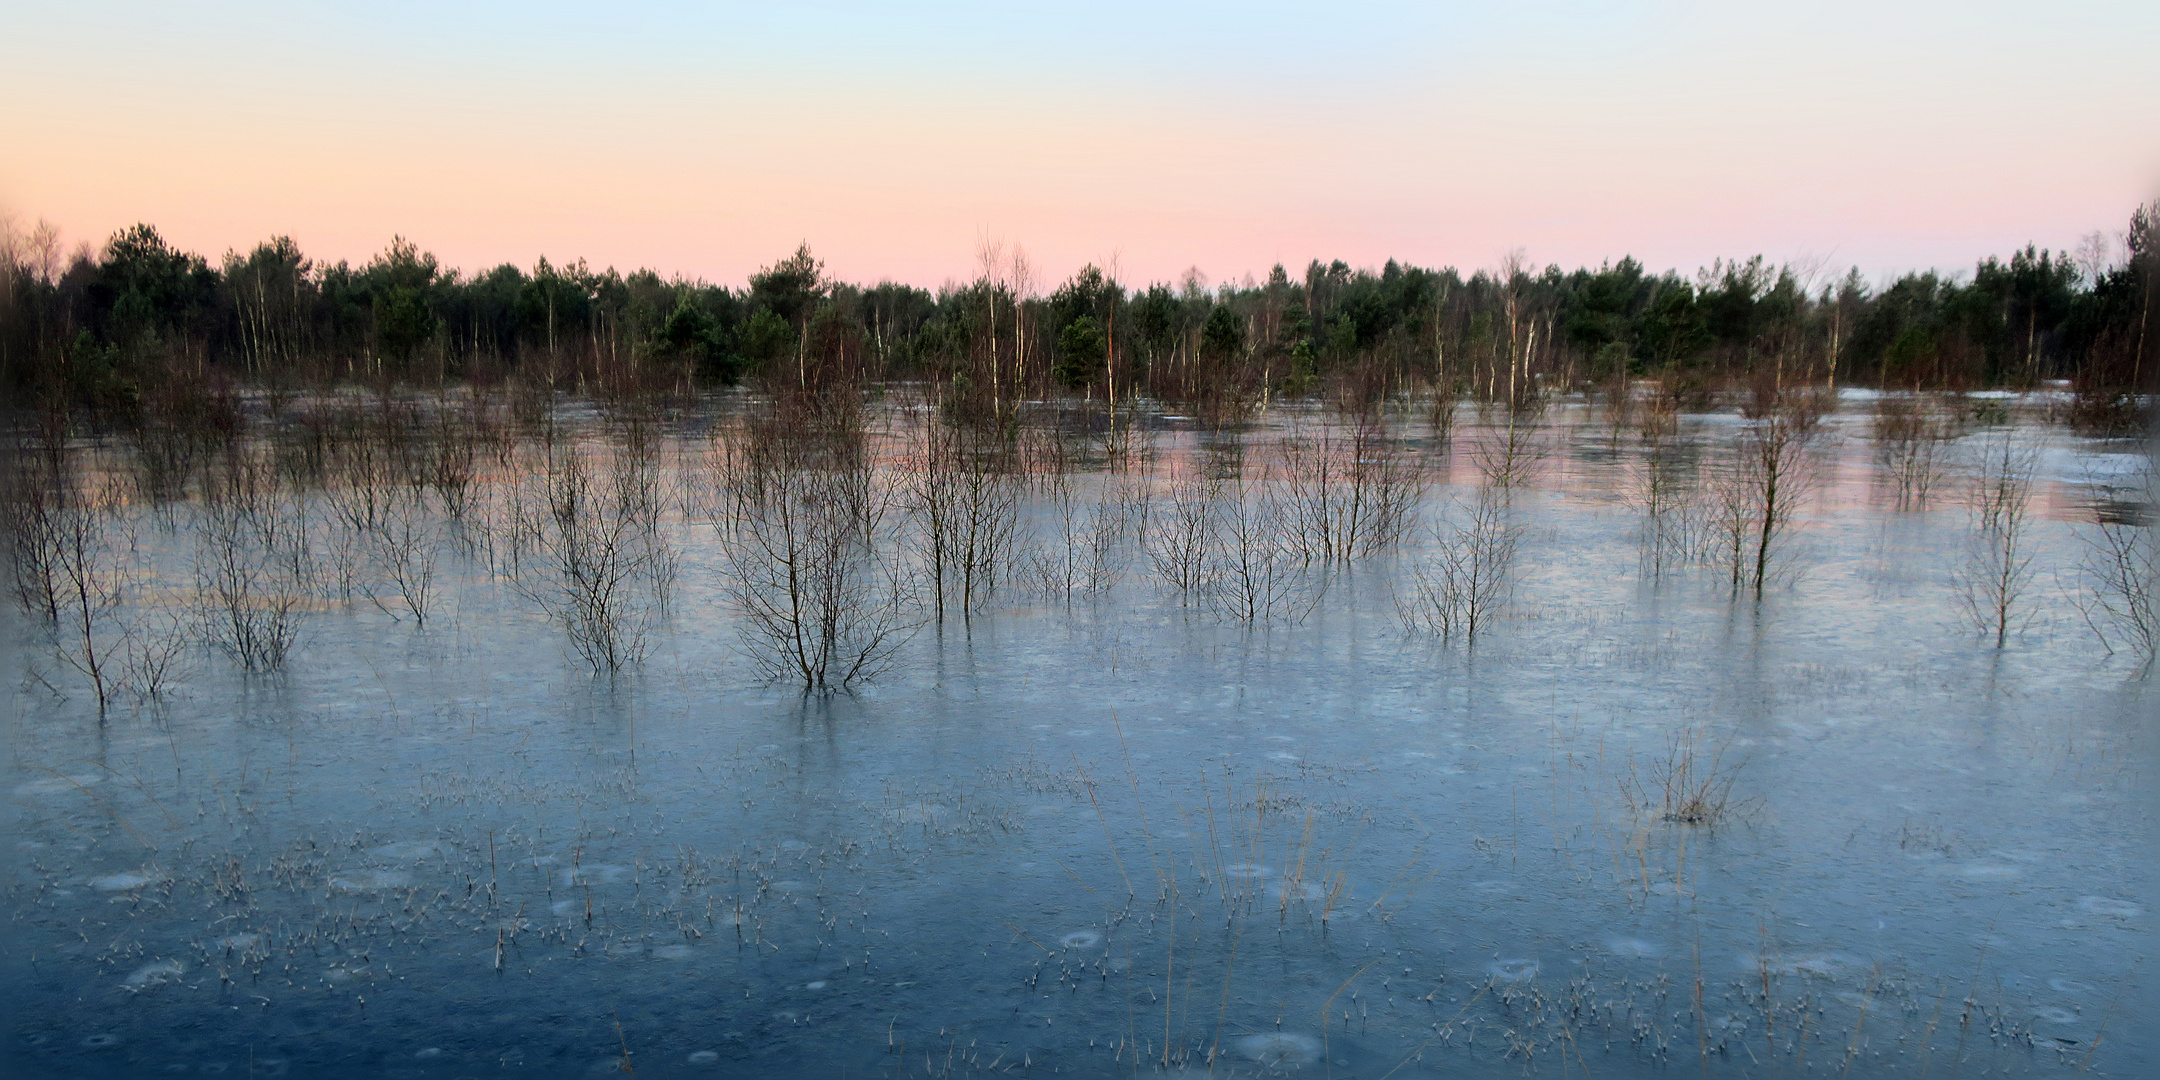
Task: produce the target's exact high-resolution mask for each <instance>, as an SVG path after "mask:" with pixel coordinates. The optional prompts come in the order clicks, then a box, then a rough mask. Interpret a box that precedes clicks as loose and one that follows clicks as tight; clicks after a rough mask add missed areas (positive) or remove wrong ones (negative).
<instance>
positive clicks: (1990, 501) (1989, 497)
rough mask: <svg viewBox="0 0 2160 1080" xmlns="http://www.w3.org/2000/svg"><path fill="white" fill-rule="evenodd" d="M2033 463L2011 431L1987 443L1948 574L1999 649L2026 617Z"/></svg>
mask: <svg viewBox="0 0 2160 1080" xmlns="http://www.w3.org/2000/svg"><path fill="white" fill-rule="evenodd" d="M2033 465H2034V460H2033V454H2032V452H2031V451H2030V450H2028V449H2026V448H2023V447H2020V446H2018V445H2017V443H2016V441H2015V440H2014V439H2013V438H2012V433H2011V432H2007V431H2006V432H2004V433H2003V435H2002V437H2001V438H2000V439H1997V440H1995V441H1994V442H1993V444H1992V445H1990V446H1989V447H1988V449H1987V451H1986V453H1985V456H1984V457H1982V459H1981V461H1980V466H1979V470H1978V472H1977V473H1976V474H1975V475H1974V477H1973V485H1972V489H1971V492H1970V494H1969V496H1968V499H1969V503H1968V505H1969V507H1970V510H1971V514H1972V525H1971V530H1970V533H1969V534H1968V536H1967V540H1966V550H1965V558H1964V561H1963V563H1962V564H1960V565H1959V566H1958V568H1957V569H1956V570H1955V571H1953V572H1952V574H1951V582H1952V584H1953V585H1954V586H1955V587H1956V589H1957V592H1958V600H1959V601H1960V602H1961V603H1962V604H1963V605H1964V607H1965V611H1966V614H1967V615H1969V616H1970V617H1971V618H1972V621H1973V623H1974V625H1975V626H1977V627H1979V628H1980V630H1981V631H1982V632H1983V633H1986V634H1988V635H1989V636H1991V637H1993V638H1994V639H1995V647H1996V648H1998V649H2000V648H2002V647H2003V646H2004V644H2005V643H2006V642H2007V641H2008V640H2009V636H2010V631H2011V630H2012V629H2013V628H2014V627H2018V626H2021V625H2023V624H2024V622H2025V620H2026V619H2027V617H2028V616H2027V614H2026V613H2025V612H2023V611H2022V610H2021V606H2022V604H2023V601H2024V598H2025V592H2026V590H2027V588H2028V587H2029V586H2030V585H2031V584H2032V579H2033V567H2032V552H2031V551H2030V550H2029V543H2028V540H2027V536H2026V533H2027V530H2028V529H2029V527H2030V517H2031V509H2032V507H2031V503H2032V479H2033Z"/></svg>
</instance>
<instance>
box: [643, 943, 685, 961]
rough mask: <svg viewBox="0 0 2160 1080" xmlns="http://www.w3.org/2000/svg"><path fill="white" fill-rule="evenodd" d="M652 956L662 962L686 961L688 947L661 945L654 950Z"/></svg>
mask: <svg viewBox="0 0 2160 1080" xmlns="http://www.w3.org/2000/svg"><path fill="white" fill-rule="evenodd" d="M652 954H653V955H654V956H657V957H659V958H660V959H662V960H688V959H690V946H688V945H661V946H658V947H656V948H654V949H653V951H652Z"/></svg>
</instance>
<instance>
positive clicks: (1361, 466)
mask: <svg viewBox="0 0 2160 1080" xmlns="http://www.w3.org/2000/svg"><path fill="white" fill-rule="evenodd" d="M1281 453H1282V466H1283V507H1282V511H1283V515H1284V520H1285V523H1286V526H1287V528H1288V530H1289V535H1290V538H1291V542H1292V543H1293V545H1294V546H1295V548H1296V550H1297V553H1298V555H1299V557H1300V558H1303V559H1305V560H1308V561H1317V562H1342V561H1347V560H1349V559H1351V558H1354V557H1358V556H1362V555H1370V554H1372V553H1374V552H1377V551H1380V550H1383V549H1386V548H1389V547H1393V546H1394V545H1395V544H1396V543H1398V542H1400V541H1401V540H1402V538H1403V535H1404V534H1405V533H1406V532H1407V531H1408V530H1409V528H1410V526H1411V524H1412V522H1413V520H1414V518H1415V512H1416V509H1417V502H1418V498H1419V497H1420V496H1421V495H1422V494H1423V493H1424V490H1425V478H1424V476H1423V475H1422V474H1421V473H1420V472H1419V470H1418V466H1417V462H1416V461H1414V460H1412V459H1411V458H1410V457H1409V455H1407V454H1405V453H1404V452H1403V450H1402V448H1401V447H1399V446H1397V445H1396V444H1395V442H1394V440H1392V439H1390V438H1388V436H1387V432H1386V430H1385V429H1384V428H1383V427H1382V426H1381V425H1380V423H1379V422H1378V421H1377V420H1366V421H1364V422H1361V423H1359V424H1358V425H1356V426H1355V427H1354V428H1352V429H1351V432H1350V435H1349V437H1348V438H1342V437H1339V436H1337V435H1336V434H1334V433H1333V432H1329V431H1323V432H1322V433H1321V434H1319V435H1318V436H1297V437H1292V438H1288V439H1284V440H1283V442H1282V448H1281Z"/></svg>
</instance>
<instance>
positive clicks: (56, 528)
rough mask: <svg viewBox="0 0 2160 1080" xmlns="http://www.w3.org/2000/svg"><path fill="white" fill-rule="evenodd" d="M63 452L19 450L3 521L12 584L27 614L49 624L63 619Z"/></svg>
mask: <svg viewBox="0 0 2160 1080" xmlns="http://www.w3.org/2000/svg"><path fill="white" fill-rule="evenodd" d="M58 459H59V453H58V452H56V453H54V454H50V455H48V454H34V453H28V452H19V453H18V454H17V456H16V457H15V459H14V461H13V462H12V463H11V464H13V466H14V467H13V468H10V469H9V470H8V472H7V475H6V483H7V486H6V488H5V490H4V492H0V496H4V498H5V506H4V510H5V514H4V515H0V516H4V520H0V527H4V528H5V529H6V538H7V556H8V584H9V586H10V589H11V592H12V593H13V595H14V597H15V602H16V604H17V605H18V606H20V607H21V608H22V610H23V614H25V615H28V616H30V617H31V618H32V619H33V620H35V621H37V622H40V623H44V624H45V625H47V626H50V625H52V624H54V623H56V622H58V621H59V619H60V589H61V584H60V577H59V559H60V552H59V544H60V533H61V517H62V515H63V513H64V512H65V510H64V507H65V498H64V492H63V490H62V487H61V478H62V473H61V470H60V469H59V467H58V466H57V464H56V462H57V461H58Z"/></svg>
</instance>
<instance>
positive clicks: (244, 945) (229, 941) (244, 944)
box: [211, 932, 263, 952]
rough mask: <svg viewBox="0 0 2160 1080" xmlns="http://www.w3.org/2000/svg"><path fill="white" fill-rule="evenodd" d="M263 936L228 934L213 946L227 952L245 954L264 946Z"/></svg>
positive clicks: (250, 933)
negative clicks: (256, 947)
mask: <svg viewBox="0 0 2160 1080" xmlns="http://www.w3.org/2000/svg"><path fill="white" fill-rule="evenodd" d="M262 942H263V936H262V935H261V934H257V933H252V932H249V933H241V934H227V935H225V936H224V937H221V938H219V939H217V940H216V941H214V942H211V944H213V945H215V946H217V947H218V948H220V949H223V950H225V951H227V952H245V951H247V950H249V949H252V948H254V947H255V946H257V945H260V944H262Z"/></svg>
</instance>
